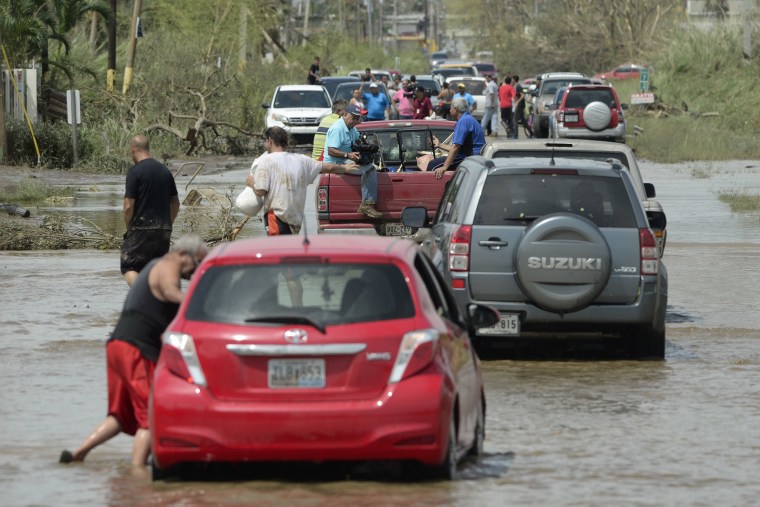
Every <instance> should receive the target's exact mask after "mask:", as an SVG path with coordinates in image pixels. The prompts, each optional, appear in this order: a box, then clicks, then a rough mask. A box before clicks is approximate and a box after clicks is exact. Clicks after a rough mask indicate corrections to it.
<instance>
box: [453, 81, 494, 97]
mask: <svg viewBox="0 0 760 507" xmlns="http://www.w3.org/2000/svg"><path fill="white" fill-rule="evenodd" d="M460 83H464V91H466V92H467V93H469V94H470V95H485V90H486V82H485V81H471V80H464V79H452V80H451V81H450V88H451V89H452V90H454V93H456V92H458V91H459V89H458V86H459V84H460Z"/></svg>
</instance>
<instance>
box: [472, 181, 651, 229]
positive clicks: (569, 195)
mask: <svg viewBox="0 0 760 507" xmlns="http://www.w3.org/2000/svg"><path fill="white" fill-rule="evenodd" d="M557 212H568V213H575V214H577V215H581V216H585V217H586V218H588V219H589V220H591V221H592V222H594V223H595V224H596V225H597V226H599V227H623V228H635V227H636V226H637V225H636V217H635V216H634V214H633V208H632V207H631V203H630V199H629V198H628V195H627V193H626V189H625V185H624V183H623V180H622V179H620V178H611V177H602V176H586V175H583V176H580V175H546V174H519V175H515V174H492V175H489V176H488V180H487V181H486V182H485V184H484V185H483V193H482V194H481V196H480V201H479V202H478V207H477V210H476V211H475V218H474V220H473V225H517V224H522V223H526V222H532V221H533V220H535V219H536V218H538V217H541V216H543V215H548V214H549V213H557Z"/></svg>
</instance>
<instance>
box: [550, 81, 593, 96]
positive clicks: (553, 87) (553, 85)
mask: <svg viewBox="0 0 760 507" xmlns="http://www.w3.org/2000/svg"><path fill="white" fill-rule="evenodd" d="M590 82H591V80H590V79H588V78H578V79H561V80H556V81H544V84H543V85H541V95H554V94H555V93H557V90H559V89H560V88H562V87H563V86H569V85H577V84H589V83H590Z"/></svg>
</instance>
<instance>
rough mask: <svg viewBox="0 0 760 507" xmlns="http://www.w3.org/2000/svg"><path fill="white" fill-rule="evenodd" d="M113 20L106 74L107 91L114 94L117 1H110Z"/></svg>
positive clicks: (109, 29) (109, 34)
mask: <svg viewBox="0 0 760 507" xmlns="http://www.w3.org/2000/svg"><path fill="white" fill-rule="evenodd" d="M110 3H111V19H109V20H108V71H107V73H106V90H108V91H109V92H110V93H113V88H114V81H115V80H116V0H110Z"/></svg>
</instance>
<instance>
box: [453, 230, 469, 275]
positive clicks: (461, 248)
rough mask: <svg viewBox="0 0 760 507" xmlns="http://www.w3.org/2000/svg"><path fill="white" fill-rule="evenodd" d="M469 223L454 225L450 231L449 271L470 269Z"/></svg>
mask: <svg viewBox="0 0 760 507" xmlns="http://www.w3.org/2000/svg"><path fill="white" fill-rule="evenodd" d="M471 238H472V226H471V225H459V226H455V227H454V229H453V230H452V231H451V242H450V243H449V271H468V270H469V269H470V240H471Z"/></svg>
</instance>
